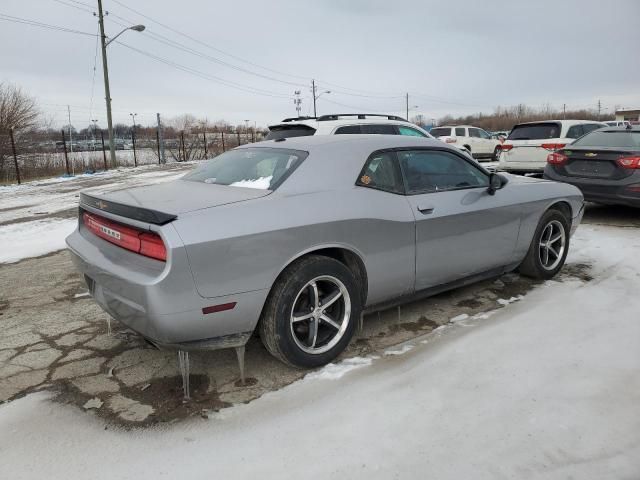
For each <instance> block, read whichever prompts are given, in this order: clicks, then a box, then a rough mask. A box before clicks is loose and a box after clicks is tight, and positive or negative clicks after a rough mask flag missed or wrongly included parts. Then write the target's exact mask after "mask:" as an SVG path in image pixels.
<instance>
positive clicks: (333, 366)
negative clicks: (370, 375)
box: [304, 357, 373, 380]
mask: <svg viewBox="0 0 640 480" xmlns="http://www.w3.org/2000/svg"><path fill="white" fill-rule="evenodd" d="M371 363H373V359H372V358H371V357H353V358H347V359H346V360H343V361H342V362H340V363H329V364H328V365H325V366H324V367H323V368H321V369H320V370H318V371H317V372H312V373H310V374H308V375H307V376H305V377H304V378H305V380H337V379H338V378H341V377H343V376H344V375H345V374H346V373H348V372H351V371H352V370H356V369H358V368H361V367H366V366H368V365H371Z"/></svg>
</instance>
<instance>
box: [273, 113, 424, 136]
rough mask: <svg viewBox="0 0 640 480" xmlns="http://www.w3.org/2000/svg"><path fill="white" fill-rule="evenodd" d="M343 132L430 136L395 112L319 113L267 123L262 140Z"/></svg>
mask: <svg viewBox="0 0 640 480" xmlns="http://www.w3.org/2000/svg"><path fill="white" fill-rule="evenodd" d="M344 134H377V135H408V136H414V137H427V138H431V135H430V134H429V132H427V131H426V130H423V129H422V128H420V127H419V126H417V125H414V124H413V123H410V122H409V121H407V120H405V119H404V118H401V117H397V116H395V115H376V114H369V113H367V114H364V113H353V114H352V113H349V114H332V115H322V116H321V117H317V118H316V117H294V118H285V119H284V120H282V122H280V123H278V124H276V125H270V126H269V133H268V135H267V137H266V138H265V140H276V139H279V138H290V137H304V136H310V135H344Z"/></svg>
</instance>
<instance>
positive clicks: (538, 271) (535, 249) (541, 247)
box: [519, 209, 570, 280]
mask: <svg viewBox="0 0 640 480" xmlns="http://www.w3.org/2000/svg"><path fill="white" fill-rule="evenodd" d="M569 235H570V226H569V221H568V220H567V218H566V217H565V216H564V215H563V214H562V213H561V212H560V211H558V210H554V209H551V210H547V211H546V212H545V213H544V215H542V218H541V219H540V222H539V223H538V227H537V228H536V232H535V234H534V236H533V240H532V242H531V246H530V247H529V251H528V252H527V256H526V257H525V259H524V261H523V262H522V264H521V265H520V267H519V270H520V273H522V274H523V275H526V276H528V277H531V278H535V279H538V280H548V279H550V278H553V277H554V276H555V275H556V274H557V273H558V272H559V271H560V269H561V268H562V267H563V265H564V262H565V260H566V258H567V253H568V252H569Z"/></svg>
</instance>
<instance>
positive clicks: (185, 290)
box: [67, 229, 268, 350]
mask: <svg viewBox="0 0 640 480" xmlns="http://www.w3.org/2000/svg"><path fill="white" fill-rule="evenodd" d="M67 245H68V246H69V249H70V251H71V257H72V260H73V262H74V264H75V266H76V268H77V269H78V270H79V271H80V272H81V273H82V274H83V275H84V277H85V279H86V281H87V286H88V287H89V291H90V293H91V295H92V297H93V298H94V300H95V301H96V303H98V305H100V307H102V309H103V310H104V311H105V312H107V313H108V314H109V315H111V316H112V317H113V318H114V319H116V320H117V321H119V322H121V323H122V324H124V325H126V326H127V327H129V328H130V329H131V330H133V331H135V332H136V333H138V334H140V335H141V336H143V337H145V338H146V339H148V340H149V341H150V342H151V343H153V344H155V345H157V346H159V347H167V348H179V349H184V350H189V349H215V348H226V347H233V346H240V345H244V344H245V343H246V341H247V340H248V339H249V337H250V336H251V333H252V332H253V330H254V328H255V325H256V324H257V321H258V319H259V316H260V312H261V310H262V306H263V304H264V301H265V299H266V296H267V294H268V291H266V290H259V291H253V292H244V293H238V294H234V295H226V296H224V297H215V298H204V297H201V296H200V295H199V294H198V293H197V291H196V289H195V284H194V281H193V275H192V274H191V270H190V268H189V264H188V261H187V258H186V253H185V251H184V248H177V249H175V248H174V249H172V250H171V252H170V255H169V258H168V260H167V262H166V264H165V263H164V262H159V261H157V260H153V259H149V258H146V257H141V256H140V255H137V254H134V253H131V252H128V251H126V250H123V249H121V248H120V247H117V246H115V245H112V244H110V243H109V242H106V241H104V240H102V239H100V238H98V237H95V236H93V235H92V234H90V233H89V232H87V231H85V230H84V229H80V230H79V229H77V230H76V231H74V232H73V233H72V234H71V235H70V236H69V237H68V238H67ZM233 302H235V306H234V308H233V309H231V310H227V311H223V312H216V313H210V314H204V313H203V311H202V309H203V308H205V307H209V306H213V305H220V304H226V303H233Z"/></svg>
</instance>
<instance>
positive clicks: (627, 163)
mask: <svg viewBox="0 0 640 480" xmlns="http://www.w3.org/2000/svg"><path fill="white" fill-rule="evenodd" d="M617 163H618V165H620V166H621V167H622V168H628V169H638V168H640V157H620V158H619V159H618V160H617Z"/></svg>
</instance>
